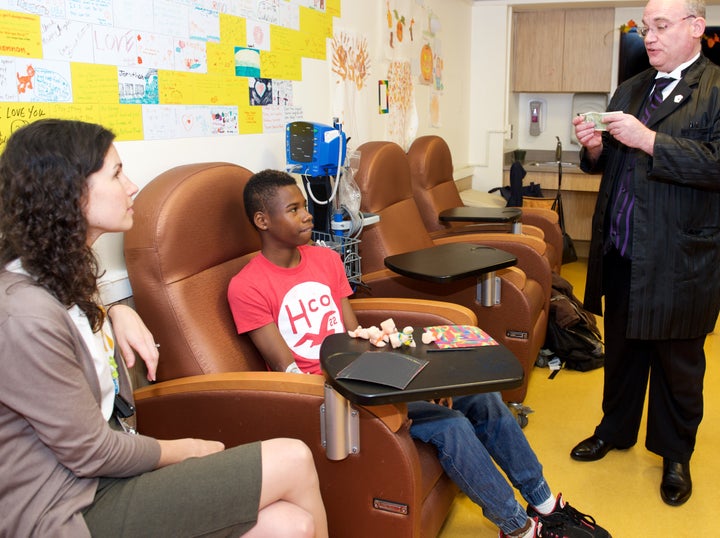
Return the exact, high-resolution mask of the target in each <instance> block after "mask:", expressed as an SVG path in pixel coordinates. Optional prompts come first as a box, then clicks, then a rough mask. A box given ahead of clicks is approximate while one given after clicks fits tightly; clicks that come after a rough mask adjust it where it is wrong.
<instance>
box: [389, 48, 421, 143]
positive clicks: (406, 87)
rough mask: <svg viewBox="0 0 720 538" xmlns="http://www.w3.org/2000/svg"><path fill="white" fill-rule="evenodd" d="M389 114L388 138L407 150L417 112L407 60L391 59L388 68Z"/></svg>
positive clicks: (416, 123)
mask: <svg viewBox="0 0 720 538" xmlns="http://www.w3.org/2000/svg"><path fill="white" fill-rule="evenodd" d="M388 103H389V105H390V114H389V116H390V117H389V122H388V138H389V139H390V140H391V141H393V142H395V143H397V144H399V145H400V146H401V147H402V148H403V149H405V150H407V149H408V148H409V147H410V143H411V142H412V141H413V139H414V138H415V135H416V134H417V128H418V114H417V107H416V106H415V87H414V85H413V77H412V73H411V69H410V62H409V61H392V62H390V67H389V69H388Z"/></svg>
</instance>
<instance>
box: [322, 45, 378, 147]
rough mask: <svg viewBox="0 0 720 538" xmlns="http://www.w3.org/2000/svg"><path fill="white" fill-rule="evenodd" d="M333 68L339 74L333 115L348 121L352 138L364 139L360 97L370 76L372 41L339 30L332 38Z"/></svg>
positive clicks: (348, 128)
mask: <svg viewBox="0 0 720 538" xmlns="http://www.w3.org/2000/svg"><path fill="white" fill-rule="evenodd" d="M331 46H332V63H331V66H330V68H331V70H332V72H333V73H334V74H335V75H336V77H337V79H336V85H335V95H334V99H333V116H337V117H338V118H340V119H341V121H342V122H343V124H344V127H343V128H344V130H345V132H346V134H347V136H348V137H350V138H355V140H358V139H360V140H362V139H363V138H362V137H361V136H360V132H359V130H360V128H359V125H358V121H357V114H358V111H357V107H356V102H357V99H356V96H357V94H358V93H360V92H361V91H362V90H363V88H364V87H365V85H366V83H367V79H368V77H369V76H370V54H369V52H368V40H367V37H365V36H363V35H357V34H353V33H349V32H345V31H338V32H335V33H334V35H333V39H332V44H331Z"/></svg>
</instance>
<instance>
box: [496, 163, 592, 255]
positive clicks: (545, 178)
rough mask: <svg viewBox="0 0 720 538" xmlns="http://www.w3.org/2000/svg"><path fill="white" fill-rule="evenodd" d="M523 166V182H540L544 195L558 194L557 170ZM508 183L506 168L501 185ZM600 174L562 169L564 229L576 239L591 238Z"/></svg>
mask: <svg viewBox="0 0 720 538" xmlns="http://www.w3.org/2000/svg"><path fill="white" fill-rule="evenodd" d="M532 168H533V167H528V168H526V170H527V175H526V176H525V177H524V178H523V184H525V185H529V184H530V182H534V183H539V184H540V187H541V188H542V190H543V194H544V195H545V197H546V198H553V197H554V196H555V194H556V193H557V187H558V174H557V171H549V170H548V171H535V170H533V169H532ZM509 184H510V172H509V171H507V170H506V171H505V173H504V178H503V185H509ZM599 188H600V175H595V174H593V175H590V174H585V173H583V172H575V173H572V172H571V173H569V172H566V171H565V170H563V178H562V201H563V215H565V231H567V233H568V234H569V235H570V237H572V238H573V239H574V240H576V241H590V235H591V233H592V215H593V212H594V211H595V201H596V200H597V194H598V189H599Z"/></svg>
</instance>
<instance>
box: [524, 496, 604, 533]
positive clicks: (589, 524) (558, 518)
mask: <svg viewBox="0 0 720 538" xmlns="http://www.w3.org/2000/svg"><path fill="white" fill-rule="evenodd" d="M527 514H528V516H530V517H536V518H538V520H539V521H540V523H541V524H542V527H541V530H540V531H539V532H538V536H539V537H542V538H611V536H610V533H609V532H608V531H606V530H605V529H603V528H602V527H601V526H599V525H597V524H596V523H595V519H594V518H593V517H592V516H589V515H587V514H583V513H582V512H578V511H577V510H576V509H575V508H573V507H572V506H570V504H569V503H566V502H565V501H564V500H563V498H562V493H561V494H559V495H558V496H557V500H556V501H555V509H554V510H553V511H552V512H550V513H549V514H547V515H543V514H541V513H539V512H538V511H537V510H535V509H534V508H533V507H532V506H528V508H527Z"/></svg>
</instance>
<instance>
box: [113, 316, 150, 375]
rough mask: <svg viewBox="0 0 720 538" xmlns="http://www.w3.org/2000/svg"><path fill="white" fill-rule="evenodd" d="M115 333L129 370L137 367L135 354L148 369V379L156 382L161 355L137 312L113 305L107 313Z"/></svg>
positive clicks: (116, 341)
mask: <svg viewBox="0 0 720 538" xmlns="http://www.w3.org/2000/svg"><path fill="white" fill-rule="evenodd" d="M107 312H108V316H109V317H110V321H111V322H112V327H113V332H114V333H115V343H116V344H117V346H118V347H119V348H120V352H121V353H122V356H123V358H124V359H125V364H127V367H128V368H132V367H133V366H134V365H135V353H137V354H138V355H140V358H141V359H142V360H143V362H144V363H145V366H146V367H147V378H148V380H149V381H155V378H156V374H157V365H158V359H159V357H160V353H159V352H158V346H156V345H155V339H154V338H153V335H152V333H151V332H150V331H149V330H148V328H147V327H146V326H145V324H144V323H143V321H142V319H140V316H139V315H138V313H137V312H135V310H133V309H132V308H130V307H129V306H127V305H124V304H116V305H112V307H111V308H110V309H109V310H108V311H107Z"/></svg>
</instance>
